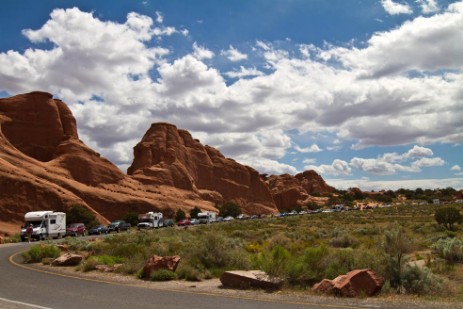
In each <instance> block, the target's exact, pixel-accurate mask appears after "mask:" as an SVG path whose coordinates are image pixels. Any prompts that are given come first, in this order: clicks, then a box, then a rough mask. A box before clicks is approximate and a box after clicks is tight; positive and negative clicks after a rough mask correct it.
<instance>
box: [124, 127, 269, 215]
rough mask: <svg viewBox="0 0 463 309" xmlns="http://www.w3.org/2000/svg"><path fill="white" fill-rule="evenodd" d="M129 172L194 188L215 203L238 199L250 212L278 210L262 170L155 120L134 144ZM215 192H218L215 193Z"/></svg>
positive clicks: (148, 179)
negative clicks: (259, 172)
mask: <svg viewBox="0 0 463 309" xmlns="http://www.w3.org/2000/svg"><path fill="white" fill-rule="evenodd" d="M127 173H128V174H129V175H132V176H133V177H134V179H137V180H139V181H141V182H144V183H153V182H154V183H159V184H161V183H163V184H167V185H170V186H173V187H176V188H180V189H185V190H191V191H193V192H195V193H197V194H199V195H200V196H202V197H203V198H204V199H208V200H210V201H212V202H214V203H223V202H225V201H228V200H233V201H235V202H236V203H237V204H238V205H240V206H241V207H242V209H243V211H244V212H246V213H270V212H274V211H275V210H276V208H275V204H274V202H273V199H272V196H271V194H270V191H269V190H268V188H267V186H266V184H265V183H264V182H263V181H262V180H261V178H260V176H259V174H258V172H257V171H256V170H254V169H253V168H251V167H248V166H244V165H241V164H239V163H237V162H235V161H234V160H232V159H228V158H225V157H224V156H223V155H222V154H221V153H220V152H219V151H218V150H216V149H214V148H212V147H209V146H203V145H202V144H201V143H200V142H199V141H198V140H195V139H193V137H192V136H191V135H190V133H188V132H187V131H185V130H179V129H177V127H176V126H174V125H172V124H167V123H155V124H152V125H151V128H150V129H149V130H148V131H147V132H146V134H145V136H144V137H143V139H142V140H141V142H140V143H138V145H136V146H135V148H134V161H133V163H132V166H130V168H129V169H128V171H127ZM212 192H215V193H216V194H213V193H212Z"/></svg>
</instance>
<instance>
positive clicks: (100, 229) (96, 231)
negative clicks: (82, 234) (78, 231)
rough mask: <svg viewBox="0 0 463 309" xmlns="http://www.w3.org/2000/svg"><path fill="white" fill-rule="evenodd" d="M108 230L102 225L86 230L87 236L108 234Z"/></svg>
mask: <svg viewBox="0 0 463 309" xmlns="http://www.w3.org/2000/svg"><path fill="white" fill-rule="evenodd" d="M108 233H109V230H108V228H107V227H106V226H104V225H95V226H94V227H92V228H91V229H89V230H88V235H101V234H108Z"/></svg>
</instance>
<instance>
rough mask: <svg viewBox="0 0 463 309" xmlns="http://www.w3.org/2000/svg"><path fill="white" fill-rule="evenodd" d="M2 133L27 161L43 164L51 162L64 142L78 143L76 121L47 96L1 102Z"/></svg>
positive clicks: (30, 94) (67, 109)
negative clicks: (34, 160) (28, 158)
mask: <svg viewBox="0 0 463 309" xmlns="http://www.w3.org/2000/svg"><path fill="white" fill-rule="evenodd" d="M0 114H2V115H3V116H4V121H2V132H3V134H4V135H5V137H6V138H7V139H8V141H9V142H10V143H11V144H12V145H13V146H14V147H15V148H16V149H18V150H20V151H22V152H23V153H25V154H26V155H28V156H29V157H32V158H34V159H36V160H39V161H42V162H48V161H50V160H52V159H53V154H54V152H55V150H56V148H57V147H58V145H59V144H61V143H62V142H63V141H65V140H68V139H78V135H77V129H76V121H75V119H74V117H73V116H72V113H71V111H70V110H69V108H68V107H67V105H66V104H64V103H63V102H61V101H60V100H56V99H53V98H52V95H51V94H49V93H46V92H38V91H37V92H31V93H27V94H22V95H18V96H14V97H11V98H6V99H1V104H0Z"/></svg>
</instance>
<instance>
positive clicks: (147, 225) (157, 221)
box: [137, 211, 164, 230]
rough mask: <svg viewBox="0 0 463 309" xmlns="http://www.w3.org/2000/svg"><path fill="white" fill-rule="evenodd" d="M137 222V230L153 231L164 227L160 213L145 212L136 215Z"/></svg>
mask: <svg viewBox="0 0 463 309" xmlns="http://www.w3.org/2000/svg"><path fill="white" fill-rule="evenodd" d="M138 221H140V223H138V224H137V227H138V229H139V230H140V229H154V228H159V227H163V226H164V220H163V216H162V213H160V212H153V211H150V212H147V213H146V214H141V215H138Z"/></svg>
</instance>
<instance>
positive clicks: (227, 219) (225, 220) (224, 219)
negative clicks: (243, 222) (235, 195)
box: [223, 216, 235, 222]
mask: <svg viewBox="0 0 463 309" xmlns="http://www.w3.org/2000/svg"><path fill="white" fill-rule="evenodd" d="M233 220H235V218H233V217H232V216H228V217H225V218H223V221H224V222H228V221H233Z"/></svg>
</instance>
